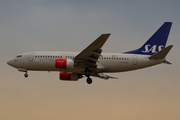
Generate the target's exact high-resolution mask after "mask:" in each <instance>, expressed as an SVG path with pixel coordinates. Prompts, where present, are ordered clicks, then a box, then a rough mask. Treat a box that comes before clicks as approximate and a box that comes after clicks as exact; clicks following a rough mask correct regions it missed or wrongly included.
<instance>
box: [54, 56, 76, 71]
mask: <svg viewBox="0 0 180 120" xmlns="http://www.w3.org/2000/svg"><path fill="white" fill-rule="evenodd" d="M55 66H56V68H59V69H66V68H74V60H72V59H64V58H59V59H56V63H55Z"/></svg>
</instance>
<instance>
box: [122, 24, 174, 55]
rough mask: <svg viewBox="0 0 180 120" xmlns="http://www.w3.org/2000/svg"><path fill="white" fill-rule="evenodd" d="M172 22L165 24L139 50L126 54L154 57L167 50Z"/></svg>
mask: <svg viewBox="0 0 180 120" xmlns="http://www.w3.org/2000/svg"><path fill="white" fill-rule="evenodd" d="M171 25H172V22H165V23H164V24H163V25H162V26H161V27H160V28H159V29H158V30H157V31H156V32H155V33H154V34H153V35H152V36H151V37H150V38H149V40H148V41H147V42H146V43H145V44H144V45H143V46H142V47H141V48H139V49H136V50H132V51H128V52H124V53H126V54H143V55H153V54H155V53H157V52H159V51H161V50H162V49H164V48H165V46H166V42H167V39H168V36H169V32H170V29H171Z"/></svg>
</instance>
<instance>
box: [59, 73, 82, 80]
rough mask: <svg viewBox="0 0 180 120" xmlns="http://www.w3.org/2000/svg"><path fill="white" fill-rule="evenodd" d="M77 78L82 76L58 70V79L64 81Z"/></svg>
mask: <svg viewBox="0 0 180 120" xmlns="http://www.w3.org/2000/svg"><path fill="white" fill-rule="evenodd" d="M79 78H82V75H81V74H78V73H71V72H66V73H64V72H60V74H59V79H60V80H65V81H77V80H78V79H79Z"/></svg>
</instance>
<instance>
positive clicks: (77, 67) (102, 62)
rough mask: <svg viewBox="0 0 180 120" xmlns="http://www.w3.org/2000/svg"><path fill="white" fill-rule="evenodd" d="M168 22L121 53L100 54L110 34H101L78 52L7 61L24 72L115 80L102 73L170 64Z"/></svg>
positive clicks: (26, 55)
mask: <svg viewBox="0 0 180 120" xmlns="http://www.w3.org/2000/svg"><path fill="white" fill-rule="evenodd" d="M171 25H172V22H164V24H163V25H162V26H161V27H160V28H159V29H158V30H157V31H156V32H155V33H154V34H153V35H152V36H151V37H150V38H149V39H148V40H147V42H146V43H145V44H144V45H143V46H142V47H140V48H138V49H135V50H131V51H127V52H123V53H102V46H103V45H104V43H105V42H106V40H107V39H108V37H109V36H110V34H109V33H107V34H102V35H101V36H99V37H98V38H97V39H96V40H95V41H94V42H92V43H91V44H90V45H89V46H88V47H86V48H85V49H84V50H83V51H81V52H80V53H78V52H58V51H54V52H52V51H44V52H28V53H23V54H19V55H17V56H16V57H15V58H14V59H12V60H10V61H8V62H7V64H8V65H10V66H12V67H14V68H17V69H18V71H20V72H25V74H24V77H26V78H27V77H28V73H27V72H28V71H49V72H50V71H59V72H60V74H59V79H60V80H64V81H78V79H80V78H82V77H84V76H85V77H87V79H86V81H87V83H88V84H91V83H92V79H91V77H90V76H93V77H98V78H102V79H105V80H107V79H109V78H112V79H117V78H116V77H112V76H109V75H105V74H103V73H113V72H124V71H131V70H138V69H142V68H146V67H151V66H154V65H158V64H161V63H166V64H171V63H170V62H168V61H167V60H166V55H167V54H168V53H169V51H170V50H171V48H172V47H173V45H169V46H168V47H165V46H166V42H167V39H168V36H169V32H170V29H171Z"/></svg>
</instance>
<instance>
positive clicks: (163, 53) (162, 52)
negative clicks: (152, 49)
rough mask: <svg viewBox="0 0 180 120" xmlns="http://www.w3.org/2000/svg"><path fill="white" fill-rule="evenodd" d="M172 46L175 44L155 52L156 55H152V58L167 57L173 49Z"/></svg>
mask: <svg viewBox="0 0 180 120" xmlns="http://www.w3.org/2000/svg"><path fill="white" fill-rule="evenodd" d="M172 47H173V45H170V46H168V47H166V48H164V49H162V50H161V51H159V52H157V53H155V54H154V55H152V56H151V57H149V58H150V59H164V58H165V57H166V55H167V54H168V53H169V51H170V50H171V48H172Z"/></svg>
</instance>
